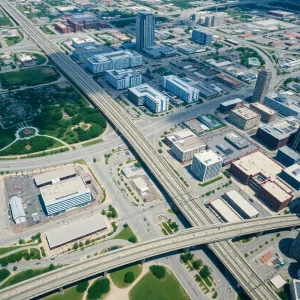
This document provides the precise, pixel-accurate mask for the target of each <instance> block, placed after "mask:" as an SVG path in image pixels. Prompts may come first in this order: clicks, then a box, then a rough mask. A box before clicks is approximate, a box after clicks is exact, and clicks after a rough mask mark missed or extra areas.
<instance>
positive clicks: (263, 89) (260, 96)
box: [252, 69, 272, 102]
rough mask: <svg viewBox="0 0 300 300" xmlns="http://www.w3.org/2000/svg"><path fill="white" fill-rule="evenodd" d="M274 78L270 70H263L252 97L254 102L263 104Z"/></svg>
mask: <svg viewBox="0 0 300 300" xmlns="http://www.w3.org/2000/svg"><path fill="white" fill-rule="evenodd" d="M271 78H272V73H271V71H270V70H266V69H265V70H261V71H260V72H259V73H258V77H257V80H256V84H255V89H254V92H253V96H252V102H256V101H259V102H263V101H264V99H265V96H266V94H267V93H268V89H269V86H270V81H271Z"/></svg>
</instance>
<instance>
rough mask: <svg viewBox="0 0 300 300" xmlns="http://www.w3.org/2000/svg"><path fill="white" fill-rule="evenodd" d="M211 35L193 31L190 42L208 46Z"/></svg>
mask: <svg viewBox="0 0 300 300" xmlns="http://www.w3.org/2000/svg"><path fill="white" fill-rule="evenodd" d="M212 39H213V35H212V34H211V33H209V32H203V31H200V30H197V29H193V32H192V41H193V42H195V43H199V44H200V45H205V46H210V45H211V43H212Z"/></svg>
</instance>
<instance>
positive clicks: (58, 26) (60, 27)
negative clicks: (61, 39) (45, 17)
mask: <svg viewBox="0 0 300 300" xmlns="http://www.w3.org/2000/svg"><path fill="white" fill-rule="evenodd" d="M54 28H55V30H57V31H58V32H60V33H62V34H68V33H72V28H71V26H68V25H65V24H64V23H62V22H56V23H55V24H54Z"/></svg>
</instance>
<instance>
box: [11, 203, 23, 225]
mask: <svg viewBox="0 0 300 300" xmlns="http://www.w3.org/2000/svg"><path fill="white" fill-rule="evenodd" d="M9 206H10V211H11V214H12V218H13V220H14V222H15V223H16V224H20V223H23V222H25V221H26V215H25V211H24V208H23V206H22V199H21V198H19V197H12V198H11V199H9Z"/></svg>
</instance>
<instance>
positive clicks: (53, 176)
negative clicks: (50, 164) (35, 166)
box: [34, 167, 77, 188]
mask: <svg viewBox="0 0 300 300" xmlns="http://www.w3.org/2000/svg"><path fill="white" fill-rule="evenodd" d="M76 175H77V173H76V170H75V169H74V168H73V167H68V168H62V169H58V170H53V171H50V172H45V173H42V174H40V175H36V176H35V177H34V181H35V184H36V186H37V187H38V188H40V187H43V186H46V185H51V184H53V183H56V182H59V181H63V180H66V179H69V178H72V177H75V176H76Z"/></svg>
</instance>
